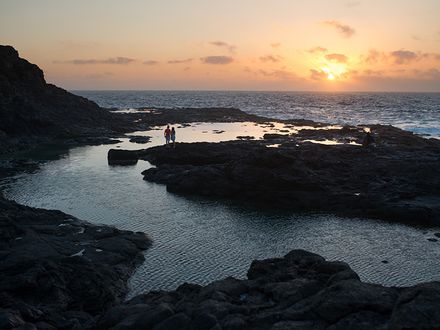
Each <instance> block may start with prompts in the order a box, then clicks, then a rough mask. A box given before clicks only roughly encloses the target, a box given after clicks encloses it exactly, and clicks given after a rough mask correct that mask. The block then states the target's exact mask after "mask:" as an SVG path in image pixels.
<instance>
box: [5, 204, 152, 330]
mask: <svg viewBox="0 0 440 330" xmlns="http://www.w3.org/2000/svg"><path fill="white" fill-rule="evenodd" d="M149 245H150V240H149V239H148V237H146V235H145V234H143V233H133V232H128V231H121V230H118V229H115V228H112V227H107V226H96V225H92V224H90V223H87V222H84V221H80V220H78V219H75V218H73V217H72V216H69V215H67V214H64V213H62V212H60V211H48V210H42V209H34V208H30V207H26V206H21V205H18V204H16V203H14V202H11V201H7V200H5V199H3V198H2V197H0V329H11V328H15V327H19V326H23V325H25V324H27V325H28V326H29V327H30V328H29V329H34V328H32V327H31V324H33V326H36V327H37V328H38V329H82V328H85V327H86V326H87V324H89V323H90V324H93V316H94V315H97V314H99V313H102V312H103V311H105V310H106V309H108V308H110V307H111V306H113V305H114V304H117V303H120V302H122V299H123V298H124V296H125V293H126V290H127V287H126V281H127V280H128V277H129V276H130V274H131V272H132V271H133V269H134V268H135V266H136V265H137V264H139V263H140V262H141V261H142V260H143V255H142V251H143V250H145V249H147V248H148V247H149ZM26 329H27V328H26Z"/></svg>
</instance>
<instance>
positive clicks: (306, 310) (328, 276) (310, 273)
mask: <svg viewBox="0 0 440 330" xmlns="http://www.w3.org/2000/svg"><path fill="white" fill-rule="evenodd" d="M247 277H248V279H247V280H237V279H234V278H227V279H224V280H221V281H217V282H213V283H211V284H209V285H207V286H199V285H191V284H184V285H182V286H180V287H179V288H178V289H177V290H175V291H172V292H163V291H161V292H151V293H147V294H144V295H139V296H137V297H135V298H133V299H131V300H130V301H128V302H126V303H124V304H122V305H120V306H117V307H114V308H112V309H110V310H109V311H108V312H107V313H105V314H104V315H103V316H102V317H101V318H100V319H99V320H98V322H97V325H96V328H97V329H436V328H438V325H439V324H440V315H439V313H438V310H439V309H440V283H438V282H432V283H426V284H421V285H417V286H414V287H410V288H388V287H383V286H380V285H373V284H367V283H363V282H361V281H360V280H359V277H358V275H357V274H356V273H355V272H354V271H353V270H352V269H351V268H350V267H349V266H348V265H347V264H346V263H343V262H338V261H336V262H329V261H325V260H324V258H322V257H321V256H319V255H316V254H313V253H310V252H306V251H303V250H294V251H292V252H290V253H289V254H287V255H286V256H285V257H284V258H275V259H267V260H262V261H253V262H252V264H251V266H250V268H249V271H248V274H247Z"/></svg>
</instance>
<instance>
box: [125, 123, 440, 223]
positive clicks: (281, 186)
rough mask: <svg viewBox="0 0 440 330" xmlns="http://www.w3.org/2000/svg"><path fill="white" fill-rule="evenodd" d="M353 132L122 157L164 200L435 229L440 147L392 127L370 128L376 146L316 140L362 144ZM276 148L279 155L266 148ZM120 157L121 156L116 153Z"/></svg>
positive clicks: (161, 150) (160, 149)
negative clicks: (170, 196) (140, 166)
mask: <svg viewBox="0 0 440 330" xmlns="http://www.w3.org/2000/svg"><path fill="white" fill-rule="evenodd" d="M359 130H360V129H359V128H356V127H346V128H344V129H342V130H335V131H325V130H324V131H320V130H313V131H308V130H305V131H304V132H303V131H300V132H299V133H298V134H297V135H294V136H287V135H277V136H275V137H274V136H272V135H271V136H270V137H269V139H268V140H267V139H266V140H259V141H232V142H222V143H191V144H188V143H180V144H178V145H177V147H176V148H175V149H173V150H172V151H170V150H169V148H166V147H164V146H160V147H154V148H149V149H145V150H141V151H132V152H128V154H127V155H126V157H128V156H129V155H131V157H139V158H141V159H144V160H148V161H149V162H151V163H152V164H153V165H156V166H157V167H154V168H150V169H148V170H146V171H145V172H143V174H144V179H145V180H148V181H152V182H157V183H161V184H166V185H167V189H168V191H170V192H173V193H178V194H183V195H187V194H195V195H201V196H205V197H212V198H227V199H232V200H238V201H244V202H248V203H251V204H252V203H253V204H257V205H268V206H270V207H275V208H283V209H290V210H293V211H299V212H326V213H336V214H340V215H345V216H361V217H371V218H379V219H385V220H391V221H399V222H404V223H411V224H415V225H421V226H439V225H440V167H439V166H438V164H439V163H440V141H438V140H435V139H430V140H428V139H424V138H421V137H419V136H416V135H414V134H412V133H409V132H405V131H402V130H400V129H397V128H394V127H391V126H379V125H377V126H374V127H373V132H374V136H375V139H376V142H377V143H376V144H375V145H374V146H369V147H360V146H356V145H351V144H342V145H331V146H327V145H320V144H316V143H309V142H305V141H304V140H305V139H306V138H309V136H310V135H311V134H313V136H314V138H317V139H322V138H323V137H324V138H328V136H332V138H337V139H338V140H341V141H343V140H352V141H355V142H358V143H362V138H363V136H364V134H363V133H360V132H359ZM269 143H271V144H272V143H276V144H277V145H278V147H277V148H270V147H269V148H268V144H269ZM119 152H122V151H121V150H120V151H119Z"/></svg>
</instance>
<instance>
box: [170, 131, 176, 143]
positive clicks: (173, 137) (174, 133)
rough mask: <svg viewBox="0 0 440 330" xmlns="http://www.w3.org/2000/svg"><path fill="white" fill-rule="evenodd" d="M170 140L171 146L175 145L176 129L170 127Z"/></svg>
mask: <svg viewBox="0 0 440 330" xmlns="http://www.w3.org/2000/svg"><path fill="white" fill-rule="evenodd" d="M171 141H173V148H175V147H176V130H175V129H174V127H171Z"/></svg>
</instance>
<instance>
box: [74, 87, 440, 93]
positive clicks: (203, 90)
mask: <svg viewBox="0 0 440 330" xmlns="http://www.w3.org/2000/svg"><path fill="white" fill-rule="evenodd" d="M66 90H67V91H70V92H236V93H237V92H238V93H390V94H404V93H413V94H439V93H440V90H439V91H377V90H359V91H313V90H295V91H291V90H245V89H240V90H239V89H237V90H235V89H75V88H72V89H66Z"/></svg>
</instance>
